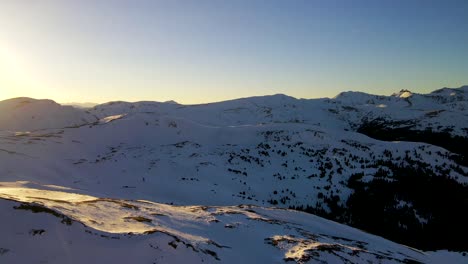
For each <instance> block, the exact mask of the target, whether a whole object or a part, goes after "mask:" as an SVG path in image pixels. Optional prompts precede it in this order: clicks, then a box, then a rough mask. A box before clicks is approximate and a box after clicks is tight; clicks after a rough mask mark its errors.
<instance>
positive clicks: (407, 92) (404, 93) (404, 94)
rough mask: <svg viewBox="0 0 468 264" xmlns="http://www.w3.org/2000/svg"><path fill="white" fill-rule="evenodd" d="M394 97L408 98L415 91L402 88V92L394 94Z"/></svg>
mask: <svg viewBox="0 0 468 264" xmlns="http://www.w3.org/2000/svg"><path fill="white" fill-rule="evenodd" d="M392 96H394V97H398V98H408V97H411V96H413V93H412V92H411V91H410V90H407V89H401V90H400V92H398V93H394V94H392Z"/></svg>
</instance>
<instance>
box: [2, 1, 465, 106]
mask: <svg viewBox="0 0 468 264" xmlns="http://www.w3.org/2000/svg"><path fill="white" fill-rule="evenodd" d="M463 84H468V1H466V0H462V1H442V0H441V1H429V0H427V1H412V0H406V1H399V0H396V1H390V0H389V1H379V0H376V1H370V0H368V1H355V0H353V1H351V0H346V1H345V0H344V1H333V0H324V1H318V0H317V1H314V0H303V1H299V0H283V1H279V0H258V1H256V0H245V1H244V0H212V1H208V0H185V1H178V0H149V1H142V0H128V1H127V0H125V1H124V0H122V1H118V0H108V1H96V0H75V1H67V0H56V1H46V0H36V1H32V0H31V1H23V0H5V1H0V99H6V98H9V97H16V96H30V97H36V98H51V99H55V100H57V101H59V102H70V101H82V102H83V101H92V102H105V101H110V100H127V101H137V100H156V101H165V100H170V99H173V100H176V101H178V102H181V103H200V102H211V101H219V100H225V99H230V98H237V97H245V96H253V95H265V94H275V93H285V94H288V95H291V96H295V97H302V98H316V97H333V96H335V95H336V94H337V93H339V92H341V91H345V90H357V91H364V92H370V93H376V94H391V93H392V92H395V91H398V90H400V89H410V90H412V91H415V92H428V91H431V90H434V89H437V88H441V87H444V86H447V87H459V86H461V85H463Z"/></svg>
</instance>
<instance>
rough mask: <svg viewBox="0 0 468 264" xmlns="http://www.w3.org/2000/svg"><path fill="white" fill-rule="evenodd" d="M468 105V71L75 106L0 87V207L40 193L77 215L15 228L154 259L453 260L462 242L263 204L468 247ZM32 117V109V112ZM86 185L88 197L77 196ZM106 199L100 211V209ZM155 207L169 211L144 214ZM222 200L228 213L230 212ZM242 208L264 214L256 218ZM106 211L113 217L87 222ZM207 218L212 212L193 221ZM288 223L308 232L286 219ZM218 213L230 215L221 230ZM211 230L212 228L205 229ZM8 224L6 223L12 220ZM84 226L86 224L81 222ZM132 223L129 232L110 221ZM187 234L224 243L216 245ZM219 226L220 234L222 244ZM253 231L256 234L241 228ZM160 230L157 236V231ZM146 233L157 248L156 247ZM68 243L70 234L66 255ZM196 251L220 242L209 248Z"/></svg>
mask: <svg viewBox="0 0 468 264" xmlns="http://www.w3.org/2000/svg"><path fill="white" fill-rule="evenodd" d="M23 101H25V102H28V103H25V105H27V107H26V108H24V107H22V105H23V104H22V102H23ZM467 104H468V86H464V87H461V88H456V89H449V88H444V89H441V90H437V91H434V92H432V93H430V94H416V93H411V92H410V91H407V90H403V91H401V92H399V93H396V94H394V95H392V96H376V95H369V94H364V93H358V92H345V93H341V94H340V95H338V96H337V97H335V98H332V99H312V100H306V99H296V98H293V97H289V96H286V95H272V96H262V97H250V98H242V99H237V100H231V101H225V102H219V103H211V104H203V105H181V104H177V103H175V102H165V103H158V102H137V103H127V102H110V103H107V104H103V105H98V106H95V107H93V108H90V109H86V110H84V109H77V108H72V107H64V106H60V105H58V104H55V103H53V102H51V101H43V100H38V101H36V100H33V99H24V98H21V99H12V100H7V101H3V102H0V109H1V110H2V111H1V112H0V113H1V114H0V120H5V121H4V122H0V179H1V182H0V196H1V197H3V198H7V199H9V200H13V201H8V202H6V201H3V202H2V214H4V215H5V217H6V216H7V215H8V217H9V218H8V219H11V221H12V223H14V222H15V221H20V220H19V219H20V218H21V219H23V218H22V217H24V216H25V214H26V212H23V211H21V210H16V211H15V210H13V209H12V206H16V207H21V206H24V207H25V208H30V207H32V208H36V207H35V206H39V205H40V208H42V209H38V208H36V209H32V210H33V211H34V210H39V211H42V210H45V211H48V210H49V209H51V210H53V211H48V212H54V213H52V214H53V215H56V216H57V215H59V216H60V217H61V218H62V219H65V218H66V219H68V218H70V219H72V220H73V221H77V222H80V223H82V224H83V225H84V226H83V227H79V228H76V227H67V226H66V225H65V226H63V225H60V224H59V223H57V221H55V222H54V221H53V217H52V218H50V217H49V218H50V219H49V218H47V219H48V220H47V219H46V218H44V217H45V216H42V215H41V214H38V215H37V216H36V215H34V217H28V218H27V220H21V221H23V222H21V223H22V225H23V226H21V227H20V226H17V228H23V227H24V226H29V225H33V223H35V219H36V218H37V221H40V222H41V223H43V224H44V226H45V227H47V229H46V228H39V229H40V230H42V229H44V230H48V229H51V228H52V229H54V230H55V229H60V230H62V231H61V232H63V233H64V234H65V233H66V237H67V238H69V239H70V241H71V240H74V241H76V243H78V244H80V245H83V246H84V245H85V244H86V245H87V246H88V247H92V246H93V245H94V244H96V245H99V246H100V248H101V249H102V250H109V252H111V254H116V256H121V254H122V252H117V251H118V250H115V248H114V249H112V247H113V245H115V247H117V248H121V247H127V246H128V245H129V244H132V243H137V244H138V245H145V246H144V247H145V248H144V249H141V251H139V250H140V249H137V248H135V247H136V246H132V252H135V254H136V253H138V254H140V253H142V252H144V253H142V254H149V255H152V253H154V256H156V255H158V254H160V255H161V256H164V257H165V258H167V259H166V260H167V261H164V260H158V261H159V262H176V261H182V259H179V257H181V258H189V259H190V260H192V261H193V262H197V261H201V259H203V260H204V261H208V262H210V261H216V258H219V259H221V261H224V262H229V261H232V262H245V261H247V262H254V259H253V258H252V259H251V257H252V256H253V255H256V254H258V255H259V256H260V255H262V256H264V258H263V259H264V261H263V262H275V261H281V260H293V261H296V262H299V263H304V262H307V261H309V260H310V261H312V262H314V261H318V260H321V261H325V262H327V261H329V262H344V263H346V262H347V261H348V260H349V261H350V262H362V261H365V260H370V261H371V262H378V259H380V260H382V262H392V261H393V262H405V261H406V262H410V261H419V262H423V263H426V262H430V261H436V259H437V258H438V257H441V256H446V257H454V258H455V259H457V258H458V260H460V261H461V262H463V261H467V258H465V257H463V255H462V254H458V255H457V254H455V253H453V255H450V254H449V253H443V252H437V253H415V252H416V251H412V250H409V249H408V248H405V247H404V246H401V245H397V244H393V243H391V242H389V241H386V240H384V239H380V238H378V239H379V242H378V243H377V242H376V243H375V244H374V242H369V240H368V239H371V238H369V236H370V235H367V234H365V233H363V232H360V231H357V230H355V229H352V228H349V227H343V226H341V225H339V224H336V223H332V222H329V221H326V220H323V219H321V218H319V217H316V216H313V215H308V214H304V213H298V212H295V211H291V210H280V209H268V208H269V207H281V208H292V209H297V210H302V211H306V212H309V213H313V214H316V215H319V216H322V217H326V218H328V219H331V220H334V221H338V222H341V223H344V224H347V225H351V226H354V227H357V228H360V229H363V230H365V231H367V232H370V233H373V234H377V235H380V236H383V237H385V238H387V239H391V240H393V241H396V242H399V243H402V244H405V245H409V246H412V247H415V248H419V249H423V250H441V249H450V250H459V251H460V250H468V244H467V242H466V239H465V237H466V236H467V235H468V229H467V228H466V222H467V221H468V217H467V216H466V214H464V213H463V212H464V211H466V210H468V185H467V183H468V162H467V161H468V159H467V156H468V155H467V152H466V149H468V111H467ZM28 105H30V106H28ZM31 116H35V117H37V118H35V119H33V121H31ZM19 181H22V182H23V183H18V182H19ZM24 182H29V183H28V184H26V183H24ZM31 186H32V187H31ZM58 186H61V187H58ZM15 190H17V191H15ZM18 190H21V191H18ZM51 191H55V192H51ZM30 192H31V193H30ZM59 192H60V193H59ZM12 193H13V194H12ZM63 193H75V195H74V196H71V198H70V197H69V195H64V194H63ZM26 194H28V195H26ZM55 195H58V197H59V198H57V197H55ZM82 195H87V196H82ZM38 197H42V198H38ZM51 197H55V198H51ZM89 197H92V198H89ZM36 198H38V199H36ZM44 198H48V199H49V200H47V199H44ZM75 198H76V199H77V200H70V199H75ZM109 198H113V199H109ZM88 199H90V200H92V201H94V202H92V203H86V201H88ZM141 200H145V201H152V202H148V203H144V202H141ZM14 201H16V202H14ZM17 202H23V203H26V204H24V205H18V204H17ZM156 203H158V204H156ZM119 204H127V205H128V206H130V207H132V206H133V207H132V208H140V209H132V210H135V213H136V212H141V214H140V213H138V216H142V217H143V218H145V219H148V220H150V221H146V220H143V218H139V219H140V220H142V222H143V223H142V222H138V220H135V219H134V218H131V217H134V214H131V212H134V211H131V210H130V209H131V208H127V207H128V206H127V207H125V206H123V208H122V209H121V210H114V209H115V208H114V207H118V206H117V205H119ZM163 204H166V205H163ZM171 204H172V205H173V206H170V205H171ZM240 204H249V206H241V207H238V205H240ZM82 205H83V208H82V207H81V206H82ZM106 205H107V206H110V208H109V210H110V211H106V210H104V209H103V207H105V206H106ZM180 206H183V207H180ZM194 206H195V207H194ZM44 208H49V209H44ZM96 208H97V209H102V210H101V213H99V212H98V211H93V210H97V209H96ZM112 208H114V209H112ZM142 208H145V209H142ZM161 208H165V209H164V210H166V211H165V212H166V213H165V214H166V215H170V217H169V219H170V220H167V221H166V220H161V219H159V218H160V217H159V216H158V215H157V214H155V215H151V213H155V212H157V211H158V210H163V209H161ZM191 208H192V209H193V212H192V214H193V215H191V216H186V215H184V217H188V218H184V217H182V216H180V215H178V214H186V213H187V212H188V211H190V210H192V209H191ZM113 210H114V211H113ZM219 210H221V211H223V212H227V211H230V210H231V211H232V212H235V213H232V215H235V218H236V219H231V217H233V216H231V214H230V213H219ZM175 212H177V213H175ZM218 213H219V214H218ZM251 214H257V215H259V216H255V217H264V218H266V219H269V220H270V221H266V222H265V221H260V222H261V224H260V223H259V222H258V221H252V218H251V216H252V215H251ZM105 215H110V216H115V217H117V218H119V217H120V218H122V219H124V220H125V221H123V220H122V221H120V220H118V219H116V220H115V221H117V222H112V224H111V222H109V223H106V221H107V220H106V221H104V220H102V221H101V223H100V222H99V219H100V218H103V217H105ZM217 216H219V218H220V219H218V218H216V217H217ZM125 217H130V218H125ZM135 217H136V216H135ZM197 217H199V218H197ZM210 217H214V218H215V220H219V221H220V223H223V224H219V223H218V222H216V221H213V222H209V221H208V222H209V224H207V223H205V222H206V221H207V219H212V218H210ZM194 218H196V220H194ZM228 218H229V221H228V220H226V219H228ZM39 219H41V220H39ZM44 219H46V220H44ZM132 219H133V220H135V221H136V222H137V223H134V222H135V221H133V220H132ZM9 221H10V220H9ZM109 221H110V220H109ZM132 221H133V222H132ZM161 221H165V222H164V223H162V222H161ZM232 221H234V222H232ZM235 221H238V222H235ZM59 222H60V221H59ZM149 223H151V224H149ZM236 223H237V224H236ZM275 223H276V224H275ZM297 223H300V225H301V227H300V228H302V229H304V230H305V232H306V233H307V234H308V235H304V234H302V235H301V232H300V231H297V230H296V229H295V228H293V226H294V227H296V226H297ZM324 223H326V224H324ZM316 225H319V226H321V227H320V228H319V229H317V227H316ZM57 226H58V227H57ZM73 226H76V225H73ZM110 226H113V227H112V228H111V227H110ZM155 226H156V227H157V226H161V228H164V230H165V231H164V232H161V233H162V234H159V235H157V236H156V238H155V237H153V236H147V235H148V234H147V235H144V233H145V232H147V231H151V230H148V228H154V227H155ZM218 226H219V227H222V228H219V227H218ZM226 226H227V227H226ZM231 227H233V228H238V227H239V229H240V230H238V231H239V232H233V233H234V234H232V235H230V234H229V232H230V231H229V230H231V229H232V228H231ZM119 228H121V229H119ZM141 228H143V229H141ZM145 228H146V229H145ZM322 228H323V229H322ZM36 229H37V228H36ZM211 229H214V230H218V231H219V232H218V231H216V232H214V233H213V234H211V233H210V232H209V230H211ZM14 230H15V229H11V231H9V232H15V234H17V233H21V232H19V231H18V230H16V231H14ZM86 230H88V231H89V232H91V233H93V234H94V233H95V234H98V235H97V236H88V235H86V234H87V231H86ZM138 230H140V231H141V230H143V231H141V232H140V231H138ZM167 230H171V231H167ZM249 230H250V231H249ZM252 230H256V231H255V232H254V231H252ZM291 230H293V231H291ZM294 230H295V231H294ZM337 230H339V232H338V231H337ZM289 231H291V232H289ZM25 232H26V231H25ZM129 232H131V233H134V234H139V235H135V236H128V235H127V236H126V235H123V233H125V234H126V233H129ZM158 232H159V231H158ZM252 232H253V233H252ZM33 233H34V232H33ZM8 234H12V237H13V236H14V235H13V233H8ZM46 234H48V233H46ZM337 234H341V235H337ZM101 235H103V236H105V237H106V236H107V237H118V239H115V241H114V240H112V239H105V238H100V236H101ZM322 235H325V236H324V237H322ZM91 237H92V238H91ZM171 237H172V238H171ZM174 237H177V239H175V238H174ZM187 237H191V239H192V238H193V239H195V238H194V237H202V238H203V239H208V240H212V241H216V243H219V245H224V244H226V245H229V247H231V248H230V249H226V248H218V250H215V249H216V246H213V245H210V244H206V243H205V244H204V243H201V242H200V243H199V242H194V241H197V240H196V239H195V240H191V239H187ZM219 237H226V238H225V240H223V241H224V242H223V243H221V242H218V241H217V240H219V239H218V238H219ZM250 237H255V238H256V240H252V241H260V242H252V244H249V243H247V244H245V243H242V242H240V241H245V240H247V241H249V239H250ZM372 237H373V236H372ZM40 239H43V236H34V235H32V236H31V235H29V236H27V235H24V236H18V239H17V240H14V241H16V242H12V243H17V244H14V245H13V244H9V245H10V246H9V247H3V248H5V249H6V250H8V251H7V253H4V254H1V252H2V251H0V260H1V259H2V258H6V257H8V256H10V258H13V256H14V254H13V251H14V250H13V248H15V247H16V248H17V247H18V246H19V245H22V244H24V243H29V244H28V245H31V247H30V248H32V246H33V244H34V243H36V242H34V241H36V240H37V241H39V240H40ZM44 239H45V240H46V241H51V240H53V239H54V238H53V236H51V237H48V236H45V237H44ZM158 239H161V240H162V241H166V240H167V241H166V242H165V245H163V244H164V243H162V242H157V240H158ZM346 239H350V241H347V240H346ZM372 239H374V237H373V238H372ZM372 239H371V240H372ZM375 239H377V238H375ZM117 240H119V241H118V242H116V241H117ZM169 240H171V241H172V240H175V241H177V240H179V241H178V242H177V243H176V244H179V247H176V248H177V250H176V251H173V252H172V251H170V250H169V249H170V248H172V247H173V246H171V245H169V246H170V247H168V246H167V243H169V242H170V241H169ZM89 241H93V242H92V243H91V244H88V242H89ZM125 241H128V242H125ZM181 241H183V242H181ZM203 241H206V240H203ZM229 241H233V242H232V243H228V242H229ZM346 241H347V242H346ZM356 241H364V242H366V243H368V244H370V245H372V246H371V247H366V248H365V249H364V251H365V252H366V253H365V254H364V253H362V254H361V253H359V252H357V251H355V250H354V249H353V248H355V249H356V247H357V248H360V247H359V246H357V244H355V242H356ZM372 241H374V240H372ZM50 243H51V242H50ZM113 243H117V244H113ZM158 243H159V244H158ZM161 243H162V244H161ZM323 243H325V244H327V246H324V247H322V246H321V245H322V244H323ZM45 244H48V243H45ZM150 244H153V245H156V244H157V245H158V247H159V248H160V251H161V252H159V251H157V250H156V251H155V252H153V251H152V250H154V249H151V246H148V245H150ZM50 245H51V248H53V247H52V244H50ZM182 245H184V246H182ZM189 245H190V246H189ZM329 245H330V247H329ZM142 247H143V246H142ZM148 247H150V248H148ZM256 247H257V248H258V252H257V251H256V250H255V248H256ZM0 248H2V245H1V244H0ZM81 248H82V247H80V246H77V247H72V246H70V247H69V249H70V250H71V252H75V253H73V254H78V253H77V252H79V250H80V249H81ZM181 248H182V249H181ZM317 248H322V249H323V252H325V253H323V252H322V251H320V250H319V251H317V250H316V249H317ZM336 248H339V250H338V251H335V250H334V249H336ZM192 249H194V250H192ZM31 250H32V249H31ZM181 250H182V251H183V252H182V251H181ZM205 251H206V252H215V253H216V256H217V257H214V258H213V255H211V258H209V257H208V256H207V255H206V254H202V253H203V252H204V253H206V252H205ZM293 251H294V252H293ZM364 251H363V252H364ZM17 252H19V251H17ZM34 252H35V251H34ZM45 252H47V251H44V252H43V253H44V254H43V256H46V255H47V254H48V253H45ZM158 252H159V253H158ZM298 252H299V253H298ZM338 252H340V253H338ZM379 252H380V253H379ZM382 252H387V253H385V254H383V255H380V254H381V253H382ZM296 253H297V254H296ZM441 254H442V255H441ZM446 254H448V255H446ZM149 255H148V256H149ZM208 255H210V253H208ZM325 255H326V256H325ZM449 255H450V256H449ZM41 256H42V255H41ZM152 256H153V255H152ZM235 256H238V257H237V258H236V257H235ZM343 256H344V258H343ZM382 256H386V257H385V258H383V259H382V258H381V257H382ZM404 256H406V257H404ZM63 257H65V256H61V257H60V258H57V259H61V260H63ZM107 257H108V256H105V257H104V256H101V257H100V258H102V259H108V258H107ZM243 257H245V259H243ZM119 258H120V257H119ZM85 259H86V257H83V258H82V260H83V261H85ZM405 259H406V260H405ZM34 260H35V259H34ZM185 260H186V259H185ZM49 261H51V262H54V261H53V260H51V259H49ZM153 261H156V260H153ZM454 261H456V260H454ZM56 262H58V263H63V261H58V260H56ZM79 262H82V261H79ZM348 263H349V262H348Z"/></svg>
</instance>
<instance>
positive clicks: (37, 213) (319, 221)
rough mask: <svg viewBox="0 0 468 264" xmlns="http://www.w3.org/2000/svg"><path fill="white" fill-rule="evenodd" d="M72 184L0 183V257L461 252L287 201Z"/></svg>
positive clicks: (324, 259) (357, 259)
mask: <svg viewBox="0 0 468 264" xmlns="http://www.w3.org/2000/svg"><path fill="white" fill-rule="evenodd" d="M79 192H80V191H79V190H74V189H70V188H66V187H60V186H50V185H49V186H42V185H38V184H33V183H30V182H2V183H0V198H1V199H0V216H2V223H3V225H2V226H1V227H0V232H1V233H2V236H3V237H8V238H9V239H8V241H2V242H1V243H2V244H0V248H1V249H0V261H1V262H2V263H13V262H15V263H30V262H34V263H39V262H41V263H42V262H44V261H47V262H48V263H83V262H85V261H91V262H93V263H96V261H112V263H126V262H127V261H132V259H133V262H135V260H137V261H138V263H147V261H152V263H176V262H182V261H185V262H190V263H201V262H204V263H219V262H223V263H281V262H284V261H294V262H297V263H308V262H310V263H316V262H317V261H319V262H321V263H361V262H371V263H374V262H375V263H419V262H421V263H437V258H440V257H441V256H442V258H444V259H447V258H448V259H450V261H449V262H450V263H456V262H457V261H459V263H462V261H463V258H462V256H461V255H459V254H456V253H447V252H433V253H427V252H421V251H418V250H415V249H411V248H408V247H406V246H403V245H399V244H396V243H393V242H391V241H388V240H385V239H383V238H380V237H377V236H374V235H371V234H368V233H364V232H362V231H359V230H357V229H354V228H351V227H348V226H345V225H341V224H338V223H335V222H332V221H328V220H325V219H323V218H320V217H317V216H314V215H310V214H304V213H300V212H296V211H291V210H284V209H272V208H263V207H257V206H249V205H239V206H224V207H219V206H209V207H208V206H173V205H167V204H160V203H154V202H150V201H143V200H133V201H132V200H121V199H110V198H100V197H96V196H92V195H89V194H88V195H86V194H80V193H79ZM13 223H14V224H13ZM80 223H81V224H80ZM104 252H105V253H104ZM25 253H28V254H25ZM4 261H5V262H4ZM140 261H141V262H140Z"/></svg>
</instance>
